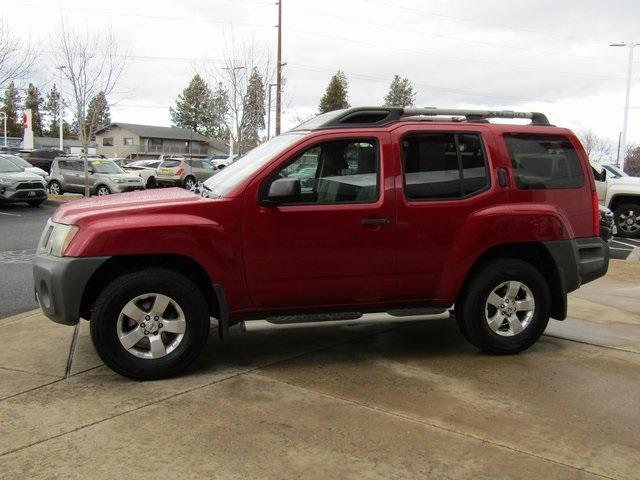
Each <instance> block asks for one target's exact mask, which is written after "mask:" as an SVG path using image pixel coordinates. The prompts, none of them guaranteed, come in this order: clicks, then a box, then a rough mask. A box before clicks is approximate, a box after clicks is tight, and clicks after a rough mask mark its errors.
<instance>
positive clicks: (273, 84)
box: [267, 83, 277, 140]
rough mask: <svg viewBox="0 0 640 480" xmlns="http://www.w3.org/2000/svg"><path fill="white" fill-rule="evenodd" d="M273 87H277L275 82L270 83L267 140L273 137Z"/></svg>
mask: <svg viewBox="0 0 640 480" xmlns="http://www.w3.org/2000/svg"><path fill="white" fill-rule="evenodd" d="M271 87H277V85H276V84H275V83H270V84H269V109H268V110H267V140H269V139H270V138H271Z"/></svg>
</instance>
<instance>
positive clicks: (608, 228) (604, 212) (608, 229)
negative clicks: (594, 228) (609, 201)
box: [600, 205, 616, 242]
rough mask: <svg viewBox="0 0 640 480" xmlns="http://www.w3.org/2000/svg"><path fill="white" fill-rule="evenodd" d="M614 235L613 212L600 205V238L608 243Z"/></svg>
mask: <svg viewBox="0 0 640 480" xmlns="http://www.w3.org/2000/svg"><path fill="white" fill-rule="evenodd" d="M615 233H616V223H615V221H614V219H613V212H612V211H611V210H609V209H608V208H607V207H605V206H603V205H600V238H601V239H603V240H604V241H605V242H610V241H611V239H612V238H613V235H614V234H615Z"/></svg>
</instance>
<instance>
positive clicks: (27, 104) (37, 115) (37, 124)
mask: <svg viewBox="0 0 640 480" xmlns="http://www.w3.org/2000/svg"><path fill="white" fill-rule="evenodd" d="M43 104H44V98H42V95H40V90H38V88H37V87H35V86H34V85H33V84H31V83H30V84H29V87H28V88H27V96H26V97H25V99H24V108H25V109H31V124H32V128H33V135H34V136H36V137H41V136H42V133H43V128H42V112H41V111H40V109H41V108H42V106H43Z"/></svg>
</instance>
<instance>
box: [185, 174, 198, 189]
mask: <svg viewBox="0 0 640 480" xmlns="http://www.w3.org/2000/svg"><path fill="white" fill-rule="evenodd" d="M189 181H192V182H193V185H195V184H196V183H197V182H196V178H195V177H194V176H192V175H189V176H188V177H185V179H184V184H183V186H184V188H186V189H187V190H189V187H188V184H189Z"/></svg>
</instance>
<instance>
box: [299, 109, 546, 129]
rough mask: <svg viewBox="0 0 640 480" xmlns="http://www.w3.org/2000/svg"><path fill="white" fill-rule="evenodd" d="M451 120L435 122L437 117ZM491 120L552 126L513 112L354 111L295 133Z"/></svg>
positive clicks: (310, 123) (326, 117)
mask: <svg viewBox="0 0 640 480" xmlns="http://www.w3.org/2000/svg"><path fill="white" fill-rule="evenodd" d="M443 116H445V117H448V118H436V117H443ZM491 118H523V119H530V120H531V124H532V125H550V123H549V120H548V119H547V116H546V115H544V114H543V113H539V112H514V111H513V110H467V109H460V108H435V107H424V108H417V107H408V108H402V107H353V108H347V109H344V110H335V111H333V112H328V113H323V114H321V115H318V116H317V117H314V118H312V119H311V120H308V121H306V122H304V123H302V124H300V125H298V126H297V127H296V128H294V130H319V129H325V128H345V127H360V128H362V127H379V126H384V125H388V124H390V123H394V122H399V121H425V120H426V121H449V122H451V121H455V122H477V123H487V122H488V120H489V119H491Z"/></svg>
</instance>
